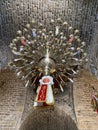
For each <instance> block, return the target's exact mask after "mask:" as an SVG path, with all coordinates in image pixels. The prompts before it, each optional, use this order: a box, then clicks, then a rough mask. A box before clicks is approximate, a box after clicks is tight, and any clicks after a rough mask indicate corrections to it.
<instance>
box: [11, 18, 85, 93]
mask: <svg viewBox="0 0 98 130" xmlns="http://www.w3.org/2000/svg"><path fill="white" fill-rule="evenodd" d="M10 48H11V49H12V53H13V54H14V55H15V59H14V60H13V61H11V62H10V63H9V65H10V67H11V68H14V70H15V72H16V74H17V76H18V77H19V78H21V79H22V80H25V81H26V85H25V87H27V86H30V85H31V86H32V87H33V88H34V90H37V87H38V84H39V79H41V78H42V77H43V76H47V75H50V76H52V77H53V82H54V84H53V89H54V92H55V88H57V89H58V90H61V91H62V92H63V91H64V89H63V87H64V86H65V84H66V82H68V81H70V82H72V83H73V76H74V74H76V73H77V70H78V69H79V68H80V66H82V65H83V64H84V63H85V62H87V58H86V57H87V54H86V53H85V48H86V43H85V42H83V41H81V39H80V38H79V30H77V29H75V30H74V29H73V27H71V26H69V24H68V23H67V22H66V21H63V20H62V19H60V18H58V19H56V20H55V21H54V20H53V19H52V20H51V21H50V23H48V25H44V23H39V22H35V21H34V20H32V21H31V22H30V24H27V25H26V26H25V27H23V29H22V31H21V30H19V31H17V36H16V38H15V39H13V40H12V42H11V43H10Z"/></svg>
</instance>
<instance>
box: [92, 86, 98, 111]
mask: <svg viewBox="0 0 98 130" xmlns="http://www.w3.org/2000/svg"><path fill="white" fill-rule="evenodd" d="M92 88H93V94H92V99H91V105H92V107H93V110H94V111H96V112H97V113H98V92H97V91H96V89H95V88H94V87H92Z"/></svg>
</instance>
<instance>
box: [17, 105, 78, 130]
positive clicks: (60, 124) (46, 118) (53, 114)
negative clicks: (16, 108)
mask: <svg viewBox="0 0 98 130" xmlns="http://www.w3.org/2000/svg"><path fill="white" fill-rule="evenodd" d="M19 130H78V128H77V125H76V123H75V122H74V121H73V120H72V118H71V117H70V116H69V115H67V114H66V112H64V111H63V110H62V109H59V108H58V107H54V108H51V109H50V108H46V109H40V108H39V109H33V110H32V112H30V113H29V115H28V116H27V117H26V118H25V119H24V121H23V122H22V124H21V126H20V129H19Z"/></svg>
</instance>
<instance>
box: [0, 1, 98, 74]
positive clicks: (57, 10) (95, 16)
mask: <svg viewBox="0 0 98 130" xmlns="http://www.w3.org/2000/svg"><path fill="white" fill-rule="evenodd" d="M57 17H63V18H64V19H66V20H67V21H68V23H70V25H71V26H73V27H74V28H78V29H79V30H80V36H81V39H83V40H84V41H86V43H87V52H88V58H89V62H88V65H87V68H88V69H89V70H90V71H91V72H92V73H93V74H94V75H96V76H98V74H97V73H98V72H97V69H98V64H97V61H98V58H97V56H98V45H97V43H98V31H97V30H98V0H14V1H13V0H0V68H5V67H7V63H8V61H10V60H11V58H12V57H13V55H12V54H11V52H10V49H9V46H8V45H9V44H10V42H11V40H12V39H13V38H14V37H15V35H16V32H17V30H19V29H22V28H23V26H22V25H25V24H26V23H27V22H29V21H30V20H32V18H34V19H35V20H36V21H46V24H47V23H48V21H49V20H50V19H51V18H52V19H55V18H57Z"/></svg>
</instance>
